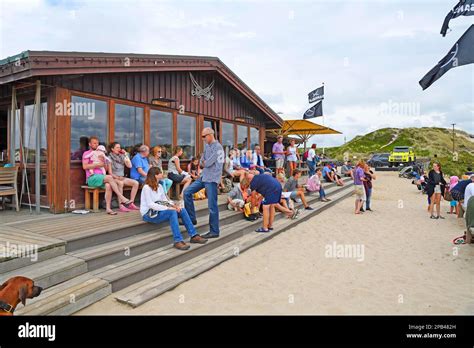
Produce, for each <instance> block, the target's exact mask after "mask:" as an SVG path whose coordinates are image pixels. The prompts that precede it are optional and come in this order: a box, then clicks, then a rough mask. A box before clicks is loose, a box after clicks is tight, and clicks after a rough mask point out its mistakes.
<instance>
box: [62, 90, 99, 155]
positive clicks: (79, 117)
mask: <svg viewBox="0 0 474 348" xmlns="http://www.w3.org/2000/svg"><path fill="white" fill-rule="evenodd" d="M93 135H95V136H97V137H98V138H99V140H100V144H102V145H106V143H107V140H108V139H107V102H105V101H102V100H97V99H92V98H83V97H77V96H72V97H71V159H72V160H81V159H82V154H83V153H84V152H85V151H86V150H87V148H88V144H89V137H90V136H93Z"/></svg>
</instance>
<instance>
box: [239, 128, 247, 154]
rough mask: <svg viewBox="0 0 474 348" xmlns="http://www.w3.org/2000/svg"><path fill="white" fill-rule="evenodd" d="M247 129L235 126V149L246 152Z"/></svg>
mask: <svg viewBox="0 0 474 348" xmlns="http://www.w3.org/2000/svg"><path fill="white" fill-rule="evenodd" d="M247 131H248V128H247V127H246V126H237V148H238V149H239V150H246V149H247V146H248V133H247Z"/></svg>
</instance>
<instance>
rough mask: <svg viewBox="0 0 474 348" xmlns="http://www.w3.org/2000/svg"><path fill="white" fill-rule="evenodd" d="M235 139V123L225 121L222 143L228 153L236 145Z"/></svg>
mask: <svg viewBox="0 0 474 348" xmlns="http://www.w3.org/2000/svg"><path fill="white" fill-rule="evenodd" d="M234 140H235V139H234V125H233V124H232V123H226V122H223V123H222V139H221V144H222V147H223V148H224V150H225V153H226V155H227V154H228V153H229V150H230V149H232V148H233V147H234Z"/></svg>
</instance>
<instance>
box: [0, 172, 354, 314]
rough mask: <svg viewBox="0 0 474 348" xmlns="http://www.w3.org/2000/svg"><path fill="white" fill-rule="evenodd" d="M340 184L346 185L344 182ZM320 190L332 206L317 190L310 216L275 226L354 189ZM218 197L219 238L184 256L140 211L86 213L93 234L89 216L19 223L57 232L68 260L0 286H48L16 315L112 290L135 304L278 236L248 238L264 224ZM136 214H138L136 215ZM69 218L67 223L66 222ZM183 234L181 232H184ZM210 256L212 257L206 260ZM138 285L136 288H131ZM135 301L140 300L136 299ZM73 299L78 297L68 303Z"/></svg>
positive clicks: (22, 271)
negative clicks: (25, 280) (23, 282)
mask: <svg viewBox="0 0 474 348" xmlns="http://www.w3.org/2000/svg"><path fill="white" fill-rule="evenodd" d="M345 181H349V178H347V179H346V180H345ZM325 190H326V193H327V194H328V196H330V197H331V198H332V199H334V201H332V202H330V203H321V202H317V201H318V198H319V195H318V194H317V193H314V194H312V195H309V196H308V197H307V198H308V202H309V204H311V205H312V206H313V207H314V208H315V209H316V210H315V211H304V212H303V213H302V215H301V217H299V218H298V219H299V220H288V219H286V218H284V216H283V214H277V216H276V222H275V227H277V226H279V227H278V228H280V226H281V228H282V230H281V231H283V230H284V229H286V228H288V227H291V226H294V225H296V224H297V223H298V221H300V220H302V221H304V220H306V217H307V216H311V215H313V214H318V213H319V212H321V211H323V210H324V209H327V208H328V207H330V206H331V205H333V204H335V203H336V202H337V201H338V200H339V199H342V198H344V197H345V196H347V195H348V194H351V193H352V185H346V186H344V187H337V186H335V185H331V184H325ZM224 198H225V197H224ZM219 200H220V204H219V209H220V210H221V213H220V224H221V233H222V234H221V237H220V238H217V239H210V240H209V241H208V243H206V244H204V245H199V244H191V249H190V250H188V251H185V252H183V251H179V250H176V249H174V248H173V247H172V236H171V232H170V229H169V226H168V225H167V224H160V225H154V224H148V223H144V222H143V221H142V220H141V218H140V216H138V215H137V212H130V213H124V214H119V215H117V216H108V215H106V214H89V215H94V216H93V217H92V219H93V220H94V222H96V221H98V220H101V221H102V220H104V223H102V222H100V223H99V224H100V226H102V227H104V228H103V229H99V228H98V229H94V230H93V232H90V231H89V230H87V229H86V227H87V224H89V225H90V222H91V217H88V215H86V216H73V217H69V218H63V219H52V221H54V224H53V226H50V227H51V228H50V229H48V224H47V221H46V220H42V221H39V223H38V224H34V223H32V222H31V221H28V222H26V223H23V224H16V225H15V228H21V229H22V230H23V231H26V232H28V233H37V234H40V235H42V236H45V237H48V238H55V237H54V236H56V235H57V236H59V237H58V239H59V238H61V239H64V241H61V243H64V242H66V247H65V250H66V255H62V256H59V257H58V256H56V257H53V258H50V259H48V260H45V261H42V262H37V263H36V264H32V265H29V266H27V267H22V268H19V269H16V270H10V271H9V272H8V273H4V274H0V281H1V280H2V279H8V278H9V277H11V276H15V275H25V276H29V277H30V278H33V279H34V280H35V281H36V282H38V284H39V285H40V286H42V287H44V288H45V289H46V290H44V291H43V293H42V294H41V296H40V297H38V298H36V299H33V300H32V301H29V302H28V303H27V306H26V307H25V308H21V310H19V311H17V313H18V314H25V315H47V314H51V315H53V314H59V315H69V314H72V313H74V312H76V311H78V310H80V309H82V308H85V307H87V306H88V305H90V304H91V303H94V302H96V301H98V300H100V299H102V298H104V297H105V296H108V295H109V294H110V293H112V292H117V291H127V294H128V292H130V294H128V295H127V296H128V297H124V298H123V301H124V302H127V301H128V302H130V304H131V305H137V303H141V301H146V300H148V299H149V298H152V297H153V296H151V295H150V294H155V293H158V294H159V293H162V292H163V291H166V289H169V288H170V287H173V286H176V285H173V284H179V283H180V282H182V281H185V280H186V279H189V278H190V277H192V276H195V275H197V274H199V273H202V272H204V271H205V270H206V269H209V268H212V267H213V265H216V264H219V263H220V262H223V261H224V260H226V259H227V258H229V257H231V256H229V248H230V247H231V246H232V245H236V243H237V244H238V245H241V247H242V248H243V247H244V246H246V245H248V247H250V246H252V245H255V244H256V243H257V242H258V241H263V240H266V239H268V238H270V237H271V236H274V235H276V234H278V233H280V232H281V231H277V230H275V231H274V232H272V233H270V234H257V233H253V231H254V230H255V229H256V228H257V227H258V226H260V225H261V220H257V221H255V222H249V221H245V220H244V219H243V218H242V215H241V214H237V213H235V212H232V211H228V210H226V204H225V203H224V199H223V197H222V196H220V197H219ZM199 203H201V202H199ZM205 203H207V202H205ZM296 205H298V204H296ZM198 207H199V208H198ZM196 212H197V216H198V225H197V226H196V227H197V229H198V231H199V233H204V232H207V231H208V228H209V226H208V219H207V215H208V210H207V205H204V204H201V205H200V206H198V205H197V210H196ZM133 214H135V215H137V216H136V218H135V216H134V215H133ZM119 217H120V219H118V218H119ZM84 218H86V219H84ZM67 221H69V222H68V223H66V222H67ZM283 222H284V224H282V223H283ZM50 225H51V223H50ZM110 225H112V228H110ZM67 226H69V227H70V228H68V227H67ZM11 227H13V226H11ZM60 229H63V233H62V234H56V233H58V232H59V230H60ZM182 229H183V230H184V227H182ZM70 244H72V247H71V246H70ZM62 245H63V246H64V244H62ZM68 245H69V247H68ZM231 249H232V250H233V248H231ZM223 250H224V251H225V252H223ZM203 254H205V255H208V256H207V257H206V258H207V259H209V260H208V261H204V260H201V255H203ZM211 254H212V255H214V256H212V257H209V255H211ZM150 277H152V278H150ZM155 277H156V278H155ZM166 277H167V278H166ZM149 281H150V282H153V284H155V285H156V286H155V287H154V288H156V289H155V290H151V288H150V287H147V286H144V285H143V284H147V282H149ZM135 284H140V285H139V286H138V287H135V286H133V287H130V286H131V285H135ZM150 284H151V283H150ZM160 284H162V285H160ZM141 287H143V289H144V290H143V291H142V292H146V293H147V294H145V295H140V290H139V289H140V288H141ZM125 288H126V289H125ZM132 288H135V289H136V293H135V294H132V293H131V290H130V289H132ZM147 291H149V292H150V294H149V293H148V292H147ZM150 296H151V297H150ZM138 297H140V298H141V299H140V300H137V298H138ZM70 298H74V299H75V300H74V301H72V302H71V301H70Z"/></svg>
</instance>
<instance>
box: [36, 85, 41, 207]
mask: <svg viewBox="0 0 474 348" xmlns="http://www.w3.org/2000/svg"><path fill="white" fill-rule="evenodd" d="M35 120H36V149H35V160H36V161H35V201H36V202H35V205H36V214H39V213H40V205H41V192H40V191H41V81H40V80H36V94H35Z"/></svg>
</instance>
